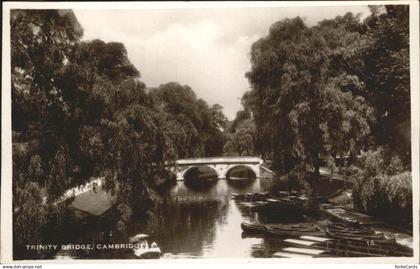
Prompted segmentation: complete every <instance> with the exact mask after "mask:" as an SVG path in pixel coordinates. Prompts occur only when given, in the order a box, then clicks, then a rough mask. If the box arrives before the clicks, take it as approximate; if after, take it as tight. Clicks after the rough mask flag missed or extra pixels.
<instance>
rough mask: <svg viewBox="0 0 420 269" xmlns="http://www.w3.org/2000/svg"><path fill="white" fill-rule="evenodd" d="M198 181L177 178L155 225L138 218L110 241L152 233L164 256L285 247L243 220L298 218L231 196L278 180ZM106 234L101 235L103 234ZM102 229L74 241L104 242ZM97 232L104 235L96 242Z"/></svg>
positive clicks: (254, 252) (97, 254) (89, 254)
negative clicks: (246, 227) (251, 231)
mask: <svg viewBox="0 0 420 269" xmlns="http://www.w3.org/2000/svg"><path fill="white" fill-rule="evenodd" d="M197 182H198V181H195V180H190V181H178V182H177V183H176V185H175V186H173V187H171V189H170V190H168V191H167V192H166V193H165V194H164V203H163V205H162V206H161V207H160V210H159V212H158V214H157V216H158V217H157V219H156V220H155V222H154V223H155V225H153V227H149V228H148V229H147V230H145V227H144V225H143V224H142V223H141V222H139V223H134V224H133V225H131V226H130V227H128V228H127V230H126V231H125V232H123V233H121V232H118V231H116V229H113V230H112V236H111V238H110V239H108V240H109V241H107V242H109V243H127V240H128V237H129V236H133V235H136V234H138V233H144V232H146V233H147V234H149V235H151V238H150V239H151V240H149V243H151V241H155V242H156V243H157V244H158V245H159V247H160V248H161V250H162V256H161V258H163V259H165V258H171V259H175V258H250V257H271V255H272V254H273V253H274V252H277V251H279V250H280V249H281V248H282V247H284V246H285V245H284V243H282V239H281V238H256V237H246V236H245V235H243V234H242V229H241V227H240V224H241V222H242V221H248V222H250V221H261V222H265V223H272V222H299V221H302V219H291V218H290V216H282V215H278V214H277V215H274V214H271V215H263V214H261V213H260V214H259V213H257V212H250V211H249V210H247V209H245V208H243V207H241V206H239V205H238V204H237V203H236V202H235V201H234V200H232V199H231V194H232V193H247V192H262V191H268V190H270V188H271V187H272V186H273V179H268V178H267V179H264V178H261V179H260V178H257V179H242V180H213V181H211V182H210V183H209V182H208V181H207V184H197ZM99 234H101V235H99ZM102 234H103V233H102V232H98V234H96V235H95V234H94V233H92V232H89V234H88V235H86V234H85V235H80V236H79V237H78V238H76V239H75V242H74V243H75V244H80V243H85V244H86V243H88V242H94V243H95V242H99V243H102V242H104V241H103V239H101V238H103V236H102ZM95 236H96V237H97V238H100V239H99V240H98V241H95V239H94V238H95ZM69 257H71V258H82V259H83V258H90V259H92V258H96V259H103V258H105V259H110V258H113V259H127V258H132V259H135V258H136V256H134V255H133V253H132V251H130V250H102V251H81V250H77V251H75V250H73V251H60V252H59V253H57V255H56V256H55V258H58V259H59V258H69Z"/></svg>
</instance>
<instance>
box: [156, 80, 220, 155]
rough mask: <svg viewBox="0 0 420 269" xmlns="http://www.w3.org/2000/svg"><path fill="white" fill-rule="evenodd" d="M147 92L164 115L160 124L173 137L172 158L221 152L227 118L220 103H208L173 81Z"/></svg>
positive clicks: (218, 153)
mask: <svg viewBox="0 0 420 269" xmlns="http://www.w3.org/2000/svg"><path fill="white" fill-rule="evenodd" d="M150 96H151V97H152V99H153V103H154V106H156V107H157V108H158V109H159V114H160V116H161V117H163V120H162V121H161V126H162V128H164V129H165V130H166V137H167V139H168V140H169V141H172V144H173V146H174V149H173V150H172V151H173V152H174V153H175V156H174V157H175V158H188V157H204V156H217V155H220V154H222V152H223V145H224V143H225V136H224V133H223V131H224V129H225V128H226V126H227V118H226V116H225V115H224V114H223V112H222V107H221V106H220V105H218V104H216V105H213V106H211V107H209V106H208V104H207V103H206V102H205V101H204V100H202V99H197V97H196V95H195V93H194V92H193V91H192V89H191V88H190V87H189V86H182V85H180V84H178V83H175V82H170V83H167V84H162V85H160V86H159V87H158V88H156V89H150Z"/></svg>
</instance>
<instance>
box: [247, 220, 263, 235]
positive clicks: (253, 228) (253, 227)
mask: <svg viewBox="0 0 420 269" xmlns="http://www.w3.org/2000/svg"><path fill="white" fill-rule="evenodd" d="M241 228H242V230H243V231H244V232H252V233H261V232H263V233H264V232H266V226H265V225H263V224H251V223H246V222H242V223H241Z"/></svg>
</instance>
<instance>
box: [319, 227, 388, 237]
mask: <svg viewBox="0 0 420 269" xmlns="http://www.w3.org/2000/svg"><path fill="white" fill-rule="evenodd" d="M326 232H327V234H328V235H330V236H331V237H333V238H339V239H360V240H382V239H385V236H384V234H382V233H379V234H354V233H343V232H333V231H331V230H330V229H327V230H326Z"/></svg>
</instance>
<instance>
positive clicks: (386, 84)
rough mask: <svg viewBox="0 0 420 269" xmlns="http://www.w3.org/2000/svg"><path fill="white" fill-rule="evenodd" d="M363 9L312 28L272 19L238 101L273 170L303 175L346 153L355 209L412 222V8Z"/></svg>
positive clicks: (254, 47) (253, 55) (253, 52)
mask: <svg viewBox="0 0 420 269" xmlns="http://www.w3.org/2000/svg"><path fill="white" fill-rule="evenodd" d="M370 9H371V15H370V16H368V17H367V18H366V19H365V20H364V21H361V20H360V18H359V16H355V15H353V14H351V13H347V14H346V15H344V16H339V17H336V18H335V19H332V20H324V21H321V22H319V23H318V24H316V25H315V26H313V27H308V26H306V25H305V23H304V22H303V21H302V19H301V18H299V17H296V18H294V19H284V20H282V21H279V22H277V23H275V24H273V25H272V26H271V27H270V30H269V33H268V35H267V36H266V37H264V38H262V39H260V40H258V41H257V42H255V43H254V44H253V45H252V49H251V64H252V69H251V71H249V72H248V73H247V74H246V76H247V78H248V79H249V82H250V84H251V91H249V92H247V93H246V94H245V95H244V96H243V104H244V106H245V108H246V109H247V110H250V111H251V112H252V113H253V115H254V120H255V126H256V134H257V135H256V143H255V150H256V152H258V153H260V154H262V155H263V156H264V157H265V158H267V159H271V160H272V161H273V168H274V169H275V170H276V171H278V172H280V173H290V172H292V173H294V174H295V175H298V177H299V178H307V177H308V176H311V175H314V174H315V175H316V174H317V173H319V166H320V164H321V162H322V159H323V160H324V162H326V163H327V164H328V166H330V167H334V166H335V164H334V160H335V159H337V158H340V157H345V158H347V159H349V160H350V161H351V162H353V163H355V164H357V169H350V171H347V172H350V175H351V177H352V178H353V181H354V182H355V185H354V190H353V193H354V204H355V206H356V207H358V208H360V209H362V210H363V211H365V212H368V213H372V214H374V215H377V216H380V217H383V218H386V219H392V218H393V219H394V220H395V219H399V220H400V221H402V222H409V221H410V220H411V219H410V218H411V195H412V192H411V173H410V172H409V171H410V168H411V163H410V162H411V158H410V157H411V154H410V72H409V64H410V63H409V9H408V6H404V5H395V6H393V5H386V6H371V7H370ZM378 147H379V149H378V150H375V149H377V148H378ZM381 147H383V148H386V150H385V151H384V150H381ZM366 151H367V152H368V153H366V154H364V155H361V154H362V153H363V152H366ZM396 163H398V165H397V166H395V165H396ZM396 167H397V168H396ZM353 168H354V167H353ZM390 169H391V170H392V169H394V170H395V171H394V170H392V171H390ZM387 210H388V211H387Z"/></svg>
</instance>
